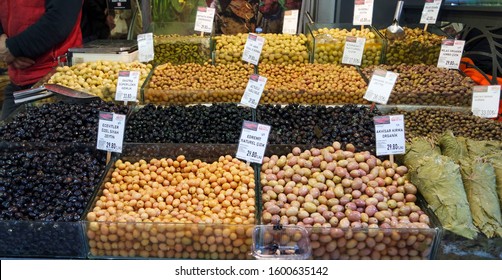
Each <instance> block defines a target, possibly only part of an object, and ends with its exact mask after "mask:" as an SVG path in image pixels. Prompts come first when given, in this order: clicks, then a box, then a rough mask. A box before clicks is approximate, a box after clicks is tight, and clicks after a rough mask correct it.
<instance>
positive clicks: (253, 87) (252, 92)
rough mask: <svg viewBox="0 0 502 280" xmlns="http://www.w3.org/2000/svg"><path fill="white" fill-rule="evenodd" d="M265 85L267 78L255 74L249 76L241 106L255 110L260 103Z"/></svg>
mask: <svg viewBox="0 0 502 280" xmlns="http://www.w3.org/2000/svg"><path fill="white" fill-rule="evenodd" d="M266 83H267V78H265V77H262V76H260V75H256V74H253V75H251V76H250V77H249V81H248V84H247V86H246V90H245V91H244V94H243V95H242V98H241V104H242V105H245V106H248V107H251V108H254V109H256V107H257V106H258V103H260V98H261V95H262V93H263V89H265V84H266Z"/></svg>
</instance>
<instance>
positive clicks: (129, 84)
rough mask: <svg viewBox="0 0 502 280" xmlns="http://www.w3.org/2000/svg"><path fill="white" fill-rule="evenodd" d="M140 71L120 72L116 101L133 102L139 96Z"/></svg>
mask: <svg viewBox="0 0 502 280" xmlns="http://www.w3.org/2000/svg"><path fill="white" fill-rule="evenodd" d="M139 76H140V73H139V71H119V78H118V81H117V91H116V92H115V100H117V101H133V102H135V101H136V99H137V96H138V84H139Z"/></svg>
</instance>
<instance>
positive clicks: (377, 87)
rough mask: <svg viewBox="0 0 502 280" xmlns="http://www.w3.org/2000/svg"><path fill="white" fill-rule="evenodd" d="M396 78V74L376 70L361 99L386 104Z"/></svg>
mask: <svg viewBox="0 0 502 280" xmlns="http://www.w3.org/2000/svg"><path fill="white" fill-rule="evenodd" d="M397 76H399V74H397V73H394V72H391V71H385V70H382V69H376V70H375V71H374V72H373V76H371V80H370V84H369V85H368V89H367V90H366V93H365V94H364V97H363V98H364V99H366V100H368V101H371V102H375V103H380V104H387V101H389V96H390V93H391V92H392V89H393V88H394V84H395V83H396V80H397Z"/></svg>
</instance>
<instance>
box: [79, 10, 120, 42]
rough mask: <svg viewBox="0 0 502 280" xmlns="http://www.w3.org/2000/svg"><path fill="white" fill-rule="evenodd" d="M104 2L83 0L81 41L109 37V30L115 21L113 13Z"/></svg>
mask: <svg viewBox="0 0 502 280" xmlns="http://www.w3.org/2000/svg"><path fill="white" fill-rule="evenodd" d="M106 2H107V1H106V0H84V5H83V6H82V20H81V22H80V28H81V29H82V40H83V43H87V42H90V41H94V40H98V39H109V38H110V31H111V30H112V29H113V28H114V27H115V23H114V21H113V18H114V15H113V13H110V12H109V10H108V6H107V3H106Z"/></svg>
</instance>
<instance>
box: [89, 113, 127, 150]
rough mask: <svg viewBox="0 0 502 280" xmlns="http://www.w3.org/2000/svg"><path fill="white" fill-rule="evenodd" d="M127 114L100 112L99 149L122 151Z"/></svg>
mask: <svg viewBox="0 0 502 280" xmlns="http://www.w3.org/2000/svg"><path fill="white" fill-rule="evenodd" d="M125 120H126V116H125V115H120V114H115V113H108V112H99V123H98V143H97V146H96V147H97V149H98V150H105V151H108V152H116V153H121V152H122V143H123V141H124V129H125Z"/></svg>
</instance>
